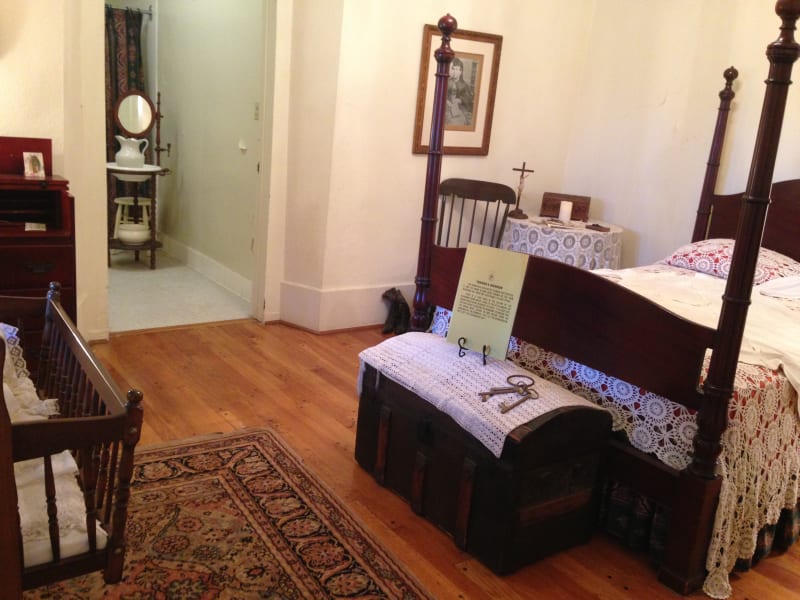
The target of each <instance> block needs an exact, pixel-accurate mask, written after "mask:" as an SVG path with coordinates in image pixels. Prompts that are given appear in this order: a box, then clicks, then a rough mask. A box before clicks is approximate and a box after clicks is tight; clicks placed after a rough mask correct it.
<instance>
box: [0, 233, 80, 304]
mask: <svg viewBox="0 0 800 600" xmlns="http://www.w3.org/2000/svg"><path fill="white" fill-rule="evenodd" d="M0 265H2V267H0V290H13V289H18V288H35V289H41V290H42V293H46V291H47V284H48V283H49V282H51V281H59V282H61V285H63V286H66V287H72V286H74V284H75V249H74V247H72V246H58V245H41V246H35V245H30V246H29V245H20V246H5V247H0Z"/></svg>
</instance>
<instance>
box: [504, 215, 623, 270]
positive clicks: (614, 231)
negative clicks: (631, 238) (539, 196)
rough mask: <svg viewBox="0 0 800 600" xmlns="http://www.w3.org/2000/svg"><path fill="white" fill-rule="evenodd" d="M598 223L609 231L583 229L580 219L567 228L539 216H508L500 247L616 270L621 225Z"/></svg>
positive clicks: (620, 246)
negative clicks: (549, 222) (552, 223)
mask: <svg viewBox="0 0 800 600" xmlns="http://www.w3.org/2000/svg"><path fill="white" fill-rule="evenodd" d="M592 223H598V222H597V221H592ZM598 224H599V225H603V226H605V227H608V228H609V231H595V230H592V229H586V224H585V223H582V222H580V221H572V223H571V225H570V226H569V227H567V226H557V225H556V226H551V225H550V224H548V221H547V219H545V218H543V217H530V218H528V219H508V220H506V224H505V229H504V230H503V237H502V238H501V240H500V248H502V249H504V250H512V251H514V252H523V253H525V254H533V255H536V256H543V257H545V258H551V259H553V260H558V261H561V262H564V263H567V264H570V265H573V266H576V267H579V268H581V269H618V268H619V262H620V255H621V253H622V228H621V227H619V226H617V225H610V224H608V223H598Z"/></svg>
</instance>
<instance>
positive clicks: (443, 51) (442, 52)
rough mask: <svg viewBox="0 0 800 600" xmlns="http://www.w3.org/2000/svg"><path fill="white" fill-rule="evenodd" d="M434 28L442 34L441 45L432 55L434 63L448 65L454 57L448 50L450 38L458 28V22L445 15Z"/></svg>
mask: <svg viewBox="0 0 800 600" xmlns="http://www.w3.org/2000/svg"><path fill="white" fill-rule="evenodd" d="M436 26H437V27H438V28H439V31H441V32H442V45H441V46H439V48H437V49H436V51H435V52H434V53H433V55H434V57H435V58H436V62H439V63H441V62H446V63H449V62H450V61H452V60H453V57H455V55H456V53H455V52H453V50H452V49H451V48H450V36H451V35H453V32H454V31H455V30H456V29H457V28H458V22H457V21H456V18H455V17H453V16H452V15H450V13H447V14H446V15H445V16H443V17H442V18H441V19H439V22H438V23H437V24H436Z"/></svg>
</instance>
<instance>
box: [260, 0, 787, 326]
mask: <svg viewBox="0 0 800 600" xmlns="http://www.w3.org/2000/svg"><path fill="white" fill-rule="evenodd" d="M294 4H295V13H296V15H297V14H302V15H303V17H302V18H300V17H298V16H295V19H294V21H295V30H294V33H295V35H302V32H303V31H305V30H306V25H307V24H308V23H314V24H315V27H313V28H312V27H308V28H307V30H309V31H315V32H316V31H320V29H322V30H323V33H322V34H321V36H320V37H314V40H313V45H309V42H307V41H306V39H305V38H304V39H303V40H295V43H294V48H295V52H294V53H293V56H292V69H291V78H292V79H291V83H292V90H293V94H294V93H297V86H303V85H305V83H304V82H306V81H307V80H306V79H305V77H307V76H308V73H309V70H310V69H312V68H313V67H315V66H319V67H320V69H324V70H325V73H324V75H323V77H324V79H323V84H324V85H322V86H321V89H324V90H325V93H326V94H330V93H331V91H332V90H331V83H330V80H329V78H330V77H331V76H332V75H333V74H334V73H336V74H337V77H338V80H337V84H336V88H335V95H334V96H326V102H325V103H321V104H324V109H323V110H321V111H320V112H319V113H315V116H317V115H322V114H326V115H327V114H328V113H329V112H330V106H331V105H335V107H336V109H335V113H334V119H335V120H334V130H333V132H331V131H330V130H329V129H328V127H327V118H326V119H324V123H320V125H319V126H317V127H314V128H310V127H308V126H303V125H301V124H300V123H298V121H297V120H299V119H300V118H301V116H300V115H299V114H298V112H302V113H303V114H305V113H306V112H307V109H308V106H306V105H305V104H303V103H302V102H300V103H298V102H294V101H293V102H291V103H290V105H291V112H290V114H291V117H290V123H291V126H290V128H289V158H288V162H289V164H290V165H294V167H293V169H292V170H290V172H289V175H288V178H289V180H288V185H287V197H286V199H285V202H286V206H287V213H288V215H289V219H288V220H287V227H286V247H285V253H286V255H287V257H296V261H298V262H299V261H306V262H304V263H303V265H302V268H300V266H298V268H291V266H292V259H291V258H287V262H286V265H287V269H286V272H285V277H284V281H283V284H282V295H281V306H280V311H279V312H280V314H281V317H282V318H283V319H285V320H289V321H291V322H293V323H298V324H300V325H303V326H305V327H308V328H310V329H313V330H328V329H338V328H343V327H351V326H355V325H359V324H364V323H370V322H380V321H381V320H382V317H384V316H385V314H386V306H385V305H384V304H383V302H382V301H381V299H380V293H381V292H382V291H383V290H384V289H386V288H387V287H391V286H398V287H400V288H401V289H403V290H404V292H406V295H407V297H408V298H409V300H410V298H411V293H412V290H413V278H414V273H415V269H416V249H417V242H418V237H419V214H420V207H421V203H422V195H423V189H424V176H425V166H426V157H425V156H419V155H413V154H412V153H411V141H412V140H411V137H412V131H413V122H414V107H415V100H416V92H417V77H418V73H419V57H418V55H419V52H418V48H419V45H420V43H421V34H422V25H423V24H424V23H435V22H436V21H437V20H438V18H439V17H440V16H442V15H443V14H445V13H446V12H450V13H451V14H452V15H453V16H455V17H456V18H457V20H458V23H459V28H461V29H468V30H474V31H484V32H488V33H494V34H500V35H502V36H503V38H504V39H503V49H502V57H501V63H500V75H499V81H498V88H497V100H496V105H495V118H494V125H493V130H492V139H491V146H490V151H489V155H488V156H486V157H465V156H445V158H444V161H443V166H442V177H443V178H444V177H448V176H464V177H473V178H478V179H489V180H494V181H498V182H502V183H506V184H508V185H511V186H512V187H516V183H517V174H516V173H514V172H512V168H513V167H517V166H519V165H520V164H521V163H522V161H526V162H527V165H528V167H532V168H533V169H535V171H536V172H535V173H534V174H533V175H531V176H530V177H529V178H528V179H527V181H526V187H525V193H524V195H523V199H522V202H521V205H522V208H523V209H525V210H527V211H528V212H529V214H530V213H532V214H536V213H537V212H538V209H539V205H540V201H541V195H542V193H543V192H544V191H562V192H567V193H575V194H585V195H589V196H592V198H593V200H592V208H591V212H590V216H591V217H592V218H594V219H602V220H607V221H611V222H614V223H617V224H619V225H621V226H623V227H624V228H625V234H624V243H623V266H632V265H636V264H644V263H647V262H652V261H655V260H658V259H660V258H662V257H663V256H664V255H666V254H667V253H668V252H669V251H670V250H672V249H674V248H675V247H677V246H678V245H680V244H682V243H684V242H686V241H688V239H689V236H690V235H691V230H692V223H693V220H694V212H695V209H696V203H697V198H698V194H699V190H700V186H701V183H702V177H703V171H704V167H705V162H706V160H707V158H708V149H709V145H710V138H711V131H712V127H713V124H714V121H715V118H716V108H717V105H718V97H717V93H718V91H719V90H720V89H721V88H722V86H723V84H724V81H723V79H722V71H723V70H724V69H725V68H726V67H727V66H729V65H730V64H735V66H736V67H737V68H738V69H739V71H740V73H741V76H740V80H741V81H740V82H739V83H738V84H737V87H736V88H735V89H737V90H739V97H738V98H737V101H736V102H735V105H734V106H735V108H734V113H733V115H732V117H731V129H732V131H731V133H730V136H729V141H730V144H729V147H728V148H727V153H726V154H727V155H728V156H730V158H731V164H730V165H729V166H728V167H727V168H725V169H723V170H722V173H721V185H720V187H721V188H723V189H730V190H731V191H733V190H734V189H737V188H738V189H742V188H743V186H744V182H745V178H746V175H745V174H746V171H747V169H748V168H749V161H750V153H751V152H752V143H753V139H754V136H755V127H756V124H757V121H758V113H759V111H760V105H761V100H760V98H761V97H762V95H763V90H764V86H763V80H764V78H765V76H766V73H767V69H768V63H767V61H766V59H765V57H764V49H765V47H766V45H767V43H769V42H770V41H772V40H774V39H775V38H776V37H777V33H778V26H779V20H778V18H777V17H776V15H775V14H774V11H773V7H774V5H773V4H771V3H755V2H752V1H750V0H736V1H731V0H707V1H705V2H695V1H693V0H672V1H669V2H659V3H643V2H641V1H640V0H574V1H572V2H558V1H555V0H525V1H522V0H519V1H508V2H502V3H494V4H492V6H491V8H487V5H486V3H485V2H480V1H479V0H451V1H449V2H439V1H431V2H405V3H402V5H401V4H399V3H376V2H370V1H368V0H338V1H336V2H327V3H326V4H325V6H326V10H328V11H330V12H334V11H335V12H336V13H337V14H336V15H335V17H334V18H333V19H330V20H329V21H326V22H327V26H328V27H329V29H333V30H334V31H333V32H331V31H330V30H326V29H325V28H324V27H322V26H321V24H319V23H318V22H317V21H314V20H313V18H314V17H315V16H316V17H318V18H321V17H323V15H321V14H320V13H319V12H318V8H317V7H318V3H315V2H314V1H313V0H296V1H295V3H294ZM340 7H341V8H340ZM339 10H341V18H340V17H339V15H338V11H339ZM339 21H341V26H338V25H337V23H338V22H339ZM298 25H302V27H303V29H300V30H298ZM309 47H311V48H313V51H310V52H309V51H308V48H309ZM453 47H454V48H455V49H456V50H458V47H457V40H456V41H454V42H453ZM320 49H324V52H323V51H321V50H320ZM334 58H335V59H336V60H334ZM334 63H338V64H336V66H334ZM301 93H302V92H301ZM795 95H796V93H795ZM292 99H293V100H294V99H295V96H293V98H292ZM312 108H313V107H312ZM794 112H795V113H797V112H798V111H794ZM793 119H794V116H792V117H790V118H789V119H787V130H791V125H790V124H791V123H792V120H793ZM331 135H332V138H330V137H329V136H331ZM787 146H789V148H788V152H787V151H786V148H787ZM798 148H800V146H799V145H798V144H794V143H790V142H787V141H785V142H784V144H783V148H782V152H783V153H784V156H783V157H782V159H781V161H782V162H779V168H778V170H777V171H776V174H779V173H780V172H781V168H780V165H781V164H786V165H790V164H792V163H794V164H796V162H797V161H796V160H795V158H796V154H797V152H798ZM301 165H303V167H302V168H301ZM309 165H313V167H311V168H309ZM273 170H274V169H273ZM784 173H785V174H786V175H788V167H787V168H785V169H784ZM272 200H273V202H274V201H275V200H276V199H275V198H274V197H273V199H272ZM267 286H268V287H269V286H270V281H269V278H268V279H267Z"/></svg>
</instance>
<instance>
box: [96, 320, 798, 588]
mask: <svg viewBox="0 0 800 600" xmlns="http://www.w3.org/2000/svg"><path fill="white" fill-rule="evenodd" d="M383 338H384V336H382V335H381V334H380V331H379V330H378V329H377V328H376V329H365V330H357V331H351V332H339V333H335V334H328V335H315V334H313V333H310V332H307V331H302V330H299V329H296V328H292V327H289V326H286V325H282V324H269V325H261V324H259V323H257V322H255V321H235V322H228V323H215V324H210V325H198V326H192V327H182V328H175V329H166V330H148V331H146V332H141V333H125V334H118V335H115V336H112V338H111V340H110V341H109V342H107V343H98V344H94V350H95V352H96V354H97V356H98V357H99V359H100V360H101V361H102V362H103V364H104V365H105V366H106V367H107V368H108V370H109V372H110V373H111V374H112V376H113V377H114V378H115V379H116V380H117V381H118V382H119V384H120V385H121V386H122V387H123V388H125V389H127V388H129V387H135V388H139V389H141V390H142V391H143V392H144V407H145V421H144V428H143V432H142V440H141V442H140V444H141V445H142V446H146V445H150V444H157V443H161V442H165V441H171V440H177V439H183V438H188V437H192V436H196V435H201V434H207V433H213V432H228V431H234V430H236V429H241V428H244V427H263V426H268V427H271V428H273V429H274V430H276V431H277V432H278V433H279V434H281V436H282V437H283V438H284V439H285V440H286V441H287V442H288V443H289V444H290V445H291V447H292V448H293V449H294V450H295V452H296V453H297V454H298V455H299V456H300V457H301V458H302V459H303V460H304V461H305V463H306V464H307V465H308V467H309V468H310V470H311V471H313V472H314V473H316V474H317V476H318V477H319V479H320V480H321V481H323V482H324V483H325V484H326V485H327V486H328V487H329V488H330V489H331V490H332V491H333V492H335V493H336V494H337V495H338V496H339V497H340V498H341V499H343V500H344V502H345V504H346V505H348V506H349V507H350V508H351V510H352V511H353V512H354V513H355V514H356V515H357V516H358V517H359V518H360V519H361V521H362V522H363V523H364V524H365V525H366V526H367V527H368V528H369V529H370V530H371V531H372V532H373V533H374V534H375V536H376V537H377V538H379V539H380V540H381V541H382V543H383V544H384V545H385V547H386V548H387V549H388V550H389V551H390V552H391V553H392V554H394V555H395V556H396V557H397V558H398V559H399V560H400V561H401V562H403V563H404V564H405V565H406V566H407V567H408V569H409V570H410V571H411V572H412V573H414V575H415V576H416V577H417V578H418V579H419V580H420V581H421V582H422V583H423V584H424V585H425V587H427V588H428V589H429V590H430V591H431V593H433V594H434V595H435V596H436V597H437V598H440V599H442V600H452V599H476V600H478V599H484V598H487V599H488V598H492V599H494V598H502V599H509V600H515V599H520V600H522V599H526V600H527V599H531V598H544V599H548V600H549V599H556V600H558V599H562V598H563V599H564V600H567V599H569V600H575V599H584V598H586V599H589V598H604V599H608V600H616V599H623V598H624V599H629V598H635V599H637V600H638V599H644V598H646V599H648V600H649V599H654V600H660V599H675V598H680V597H681V596H679V595H678V594H675V593H673V592H672V591H671V590H669V589H667V588H665V587H664V586H662V585H661V584H659V583H658V581H657V579H656V575H655V572H654V571H653V569H652V568H651V567H650V565H649V564H648V563H647V560H646V559H645V558H643V557H641V556H638V555H636V554H633V553H632V552H630V551H628V550H626V549H624V548H623V547H622V546H621V545H620V544H619V543H617V542H616V541H615V540H612V539H609V538H607V537H606V536H604V535H601V534H598V535H595V536H594V537H593V539H592V540H591V541H590V542H589V543H587V544H584V545H582V546H578V547H576V548H572V549H570V550H568V551H566V552H562V553H559V554H557V555H555V556H552V557H549V558H547V559H544V560H542V561H539V562H537V563H535V564H533V565H530V566H528V567H525V568H523V569H521V570H519V571H517V572H516V573H514V574H513V575H510V576H506V577H498V576H495V575H494V574H492V573H491V571H489V570H488V569H486V568H485V567H483V566H482V565H481V564H480V563H479V562H478V561H476V560H474V559H472V558H471V557H470V556H469V555H467V554H465V553H463V552H461V551H459V550H458V549H457V548H456V547H455V545H454V544H453V542H452V540H451V539H450V538H449V537H447V536H446V535H445V534H443V533H442V532H441V531H439V530H437V529H436V528H435V527H434V526H432V525H431V524H429V523H428V522H426V521H424V520H422V519H420V518H419V517H417V516H416V515H415V514H414V513H413V512H412V511H411V509H410V508H409V506H408V505H407V504H406V503H405V502H404V501H403V500H402V499H400V498H399V497H398V496H396V495H395V494H394V493H392V492H390V491H388V490H386V489H384V488H382V487H380V486H379V485H377V484H376V483H375V481H374V480H373V479H372V477H371V476H370V475H369V474H367V473H366V472H364V471H363V470H362V469H361V468H360V467H358V465H357V464H356V462H355V459H354V444H355V428H356V415H357V406H358V399H357V395H356V382H357V377H358V353H359V352H360V351H361V350H362V349H364V348H367V347H369V346H371V345H374V344H376V343H378V342H380V341H381V340H382V339H383ZM732 582H733V589H734V594H733V596H731V598H734V599H739V600H744V599H748V600H771V599H773V598H774V599H776V600H777V599H792V598H798V599H800V544H795V546H794V547H793V548H792V549H791V550H790V551H789V552H788V553H786V554H785V555H783V556H777V557H770V558H769V559H766V560H765V561H762V563H761V564H759V565H758V566H757V567H756V568H754V569H753V570H751V571H750V572H748V573H744V574H740V575H734V576H733V577H732ZM689 597H690V598H705V596H704V595H703V594H702V593H701V592H696V593H694V594H692V595H691V596H689Z"/></svg>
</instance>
